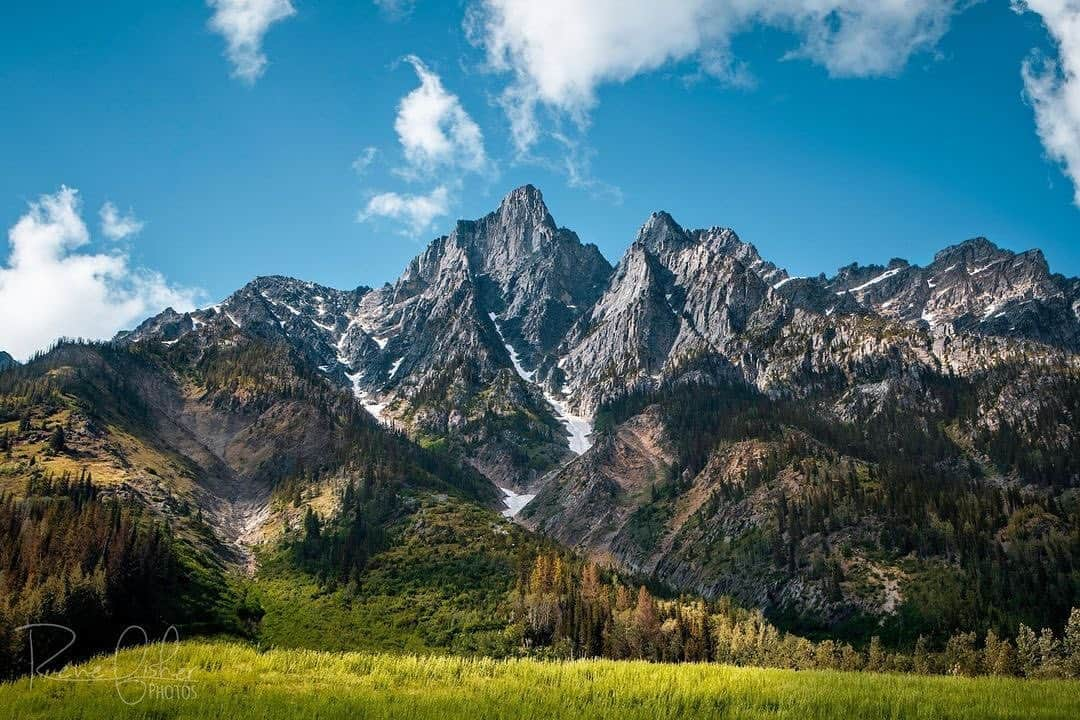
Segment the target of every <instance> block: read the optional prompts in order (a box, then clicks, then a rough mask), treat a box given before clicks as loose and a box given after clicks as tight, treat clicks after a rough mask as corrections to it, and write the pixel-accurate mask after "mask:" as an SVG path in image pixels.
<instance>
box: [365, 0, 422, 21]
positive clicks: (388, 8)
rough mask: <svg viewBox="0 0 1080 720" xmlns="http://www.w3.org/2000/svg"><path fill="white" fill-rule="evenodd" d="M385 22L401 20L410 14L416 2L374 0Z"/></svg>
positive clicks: (411, 0) (408, 0)
mask: <svg viewBox="0 0 1080 720" xmlns="http://www.w3.org/2000/svg"><path fill="white" fill-rule="evenodd" d="M375 5H377V6H378V8H379V9H380V10H382V13H383V16H384V17H385V18H386V19H387V20H394V21H397V20H403V19H405V18H407V17H408V16H409V15H411V14H412V11H413V8H415V7H416V0H375Z"/></svg>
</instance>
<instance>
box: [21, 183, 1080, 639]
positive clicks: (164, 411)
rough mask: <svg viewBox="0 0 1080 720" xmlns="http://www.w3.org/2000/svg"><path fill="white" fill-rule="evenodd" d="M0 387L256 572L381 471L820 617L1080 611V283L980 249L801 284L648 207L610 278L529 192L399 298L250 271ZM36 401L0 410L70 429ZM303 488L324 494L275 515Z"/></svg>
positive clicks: (418, 269) (674, 574) (726, 235)
mask: <svg viewBox="0 0 1080 720" xmlns="http://www.w3.org/2000/svg"><path fill="white" fill-rule="evenodd" d="M5 368H8V369H7V370H6V371H5V372H4V373H3V374H2V375H0V379H3V378H5V377H6V378H9V379H8V384H7V386H6V387H8V389H9V391H11V392H14V387H15V385H17V384H18V383H16V381H15V380H13V379H11V378H14V377H16V376H17V377H18V378H19V380H18V382H21V383H23V384H24V386H25V384H26V383H35V382H37V383H45V384H47V385H49V387H53V388H56V389H57V391H58V392H60V393H62V394H64V395H65V396H67V397H76V398H78V402H77V403H76V404H75V406H74V409H73V410H70V411H68V410H65V411H64V412H66V413H69V414H67V415H64V418H65V420H64V422H68V423H69V424H70V427H71V430H70V431H69V432H68V440H67V442H68V444H69V446H71V447H72V448H74V450H73V451H72V452H74V453H75V455H76V456H77V457H78V458H79V460H78V464H81V465H93V466H95V467H96V468H98V469H97V470H96V471H95V473H94V475H95V477H101V478H109V479H110V482H111V483H112V486H113V487H115V488H117V490H116V492H124V493H127V494H129V495H132V496H135V497H137V498H138V499H139V500H140V501H141V502H143V503H144V504H145V505H146V506H147V507H150V508H152V509H153V510H154V511H155V512H158V513H161V514H163V515H166V516H176V515H177V514H178V510H177V508H180V507H185V506H189V507H198V508H201V509H203V510H204V512H205V515H206V518H207V524H208V526H209V527H210V530H211V533H210V536H209V539H208V540H206V541H205V542H206V543H207V545H208V547H210V548H211V551H212V552H214V553H217V554H218V555H219V556H220V557H223V558H225V559H226V561H228V562H234V563H239V564H241V565H244V566H247V567H249V568H250V567H251V566H253V564H254V563H255V562H256V560H255V556H254V555H253V554H252V548H253V547H257V546H258V545H259V544H260V543H261V542H266V541H268V540H269V539H271V538H273V537H274V535H275V533H276V532H278V531H279V529H280V528H281V527H282V525H284V526H285V527H286V528H288V527H290V526H292V527H299V525H300V524H301V523H302V522H303V516H302V513H301V510H300V508H301V507H304V506H308V507H314V508H315V509H316V510H318V511H319V512H321V513H323V514H325V515H333V514H334V513H335V512H338V511H339V510H340V503H341V501H340V498H339V497H338V494H337V491H338V490H339V489H340V487H341V482H342V478H343V477H347V476H349V475H350V473H355V472H356V468H357V467H359V466H364V463H365V459H364V458H365V457H366V456H377V457H379V458H393V465H394V467H395V468H397V470H395V472H398V474H399V475H400V476H401V477H407V478H409V480H408V485H409V486H410V487H414V488H415V487H424V488H427V489H429V490H431V491H432V492H450V493H456V494H458V495H460V496H461V497H463V498H465V499H466V500H467V501H468V502H470V503H475V504H478V505H480V506H482V507H489V508H494V509H499V510H502V511H503V512H504V514H506V515H508V516H512V517H513V518H514V520H515V521H516V522H518V523H520V524H521V525H524V526H525V527H526V528H527V529H529V530H531V531H534V532H535V533H538V534H540V535H542V536H545V537H547V538H549V539H550V540H551V541H554V542H557V543H559V544H561V545H563V546H566V547H569V548H572V549H573V550H575V551H576V552H579V553H582V554H585V555H588V556H591V557H593V558H596V559H600V560H602V561H604V562H606V563H610V564H611V565H612V566H614V567H618V568H620V569H622V570H625V571H626V572H631V573H636V574H639V575H641V576H643V577H648V578H651V579H652V581H654V582H656V583H659V584H661V585H662V586H664V587H666V588H669V589H670V590H672V591H673V592H689V593H694V594H697V595H701V596H704V597H709V598H716V597H719V596H722V595H724V596H731V597H733V598H735V600H736V601H738V602H739V603H741V604H744V605H747V606H752V607H757V608H761V609H763V610H765V611H766V612H768V613H769V614H770V616H772V617H774V618H782V619H785V620H786V622H788V623H789V624H790V625H792V626H796V627H799V628H801V629H804V630H806V629H808V628H809V629H811V630H814V629H816V630H821V629H823V628H824V629H828V630H830V631H832V632H841V631H843V632H850V633H855V634H857V633H860V632H864V631H865V630H866V629H867V628H882V627H889V628H893V629H896V632H897V633H900V632H904V633H907V634H911V633H916V632H922V631H924V630H925V631H928V632H929V631H934V630H941V629H950V630H951V629H954V628H957V627H961V628H963V627H972V626H980V627H982V626H985V625H986V624H987V623H988V622H998V621H1001V619H1002V618H1010V621H1011V620H1013V619H1015V618H1023V619H1025V620H1029V621H1030V622H1031V624H1035V623H1037V622H1045V621H1046V620H1047V619H1055V618H1058V617H1059V616H1062V614H1063V613H1067V612H1068V609H1069V608H1070V607H1072V606H1073V605H1076V604H1080V489H1078V488H1080V420H1078V415H1077V414H1078V412H1080V279H1078V278H1066V277H1064V276H1062V275H1060V274H1055V273H1052V272H1051V271H1050V269H1049V267H1048V265H1047V262H1046V260H1045V258H1044V257H1043V255H1042V253H1041V252H1039V251H1038V250H1029V251H1027V252H1023V253H1013V252H1010V251H1008V250H1004V249H1001V248H998V247H997V246H995V245H994V244H993V243H991V242H990V241H988V240H986V239H984V238H975V239H972V240H967V241H965V242H962V243H960V244H958V245H954V246H951V247H948V248H946V249H944V250H942V251H940V252H939V253H937V254H936V255H935V257H934V259H933V261H932V262H931V263H930V264H929V265H927V266H926V267H920V266H918V265H912V264H910V263H908V262H907V261H905V260H901V259H893V260H891V261H889V262H888V264H886V265H869V266H860V265H858V264H852V265H849V266H846V267H843V268H840V269H839V270H838V271H837V272H836V274H835V275H833V276H831V277H829V276H825V275H820V276H817V277H809V278H803V277H795V276H792V275H791V274H790V273H789V272H788V271H786V270H785V269H783V268H782V267H780V266H778V265H776V264H774V263H773V262H770V261H768V260H766V259H764V258H762V257H761V255H760V254H759V252H758V250H757V249H756V248H755V247H754V246H753V245H751V244H749V243H747V242H744V241H743V240H741V239H740V238H739V237H738V235H736V233H735V232H734V231H733V230H731V229H728V228H722V227H712V228H708V229H698V230H688V229H685V228H683V227H681V226H680V225H679V224H678V223H677V222H676V220H675V219H674V218H672V217H671V216H670V215H669V214H667V213H665V212H657V213H654V214H652V215H651V216H650V217H649V218H648V219H647V220H646V221H645V223H644V224H643V225H642V227H641V229H640V230H639V231H638V233H637V236H636V237H635V238H634V239H633V241H632V242H631V243H630V245H629V247H628V248H627V250H626V252H625V254H624V255H623V257H622V258H621V259H620V260H619V262H618V263H617V264H616V265H615V266H614V267H613V266H612V265H611V264H610V263H609V262H608V261H607V260H606V259H605V258H604V256H603V255H602V254H601V253H600V252H599V250H598V249H597V247H596V246H595V245H592V244H587V243H583V242H582V241H581V240H580V239H579V238H578V236H577V235H576V234H575V233H574V232H573V231H571V230H568V229H566V228H562V227H559V226H558V225H557V224H556V222H555V220H554V219H553V217H552V215H551V213H550V212H549V210H548V208H547V207H546V205H545V204H544V200H543V197H542V195H541V193H540V191H539V190H538V189H536V188H535V187H532V186H528V185H527V186H524V187H521V188H518V189H516V190H514V191H512V192H511V193H509V194H508V195H507V196H506V197H505V198H504V199H503V201H502V203H501V204H500V205H499V207H498V209H496V210H495V211H494V212H492V213H490V214H488V215H486V216H485V217H483V218H480V219H478V220H475V221H459V222H458V223H457V224H456V225H455V227H454V228H453V230H452V231H451V232H450V233H449V234H448V235H445V236H442V237H439V238H436V239H435V240H433V241H432V242H431V243H430V244H429V245H428V247H427V248H426V249H425V250H424V251H423V252H422V253H421V254H420V255H418V256H417V257H416V258H415V259H413V260H412V261H411V262H410V263H409V264H408V266H407V267H406V268H405V269H404V271H403V272H402V274H401V276H400V277H399V278H398V279H397V280H396V281H395V282H393V283H387V284H385V285H383V286H382V287H379V288H368V287H358V288H355V289H350V290H338V289H333V288H328V287H324V286H320V285H318V284H315V283H311V282H306V281H302V280H297V279H293V278H289V277H281V276H271V277H259V278H256V279H255V280H253V281H252V282H250V283H248V284H247V285H245V286H244V287H243V288H241V289H239V290H237V291H236V292H235V293H233V294H232V295H230V296H229V297H228V298H226V299H225V300H224V301H222V302H221V303H219V304H216V305H213V306H211V307H208V308H204V309H200V310H196V311H193V312H184V313H180V312H176V311H174V310H172V309H169V310H166V311H164V312H162V313H161V314H159V315H157V316H154V317H152V318H149V319H147V320H146V321H145V322H143V323H142V324H141V325H139V326H138V327H136V328H135V329H133V330H131V331H129V332H123V333H120V334H119V335H118V336H117V337H116V338H115V339H114V341H113V342H112V343H109V344H107V345H104V346H83V345H64V344H62V345H61V346H59V347H58V348H57V349H55V350H53V351H52V352H50V353H48V354H46V355H44V356H43V357H41V358H37V359H35V360H33V361H32V362H30V363H28V364H27V365H24V366H15V365H14V364H13V361H11V360H10V358H9V357H8V356H6V355H0V370H4V369H5ZM0 384H2V383H0ZM20 387H22V386H20ZM27 402H30V401H27ZM34 402H35V403H37V404H32V405H30V406H24V405H22V404H18V403H15V402H14V401H10V402H9V403H8V405H9V406H10V407H9V408H8V410H7V411H6V415H7V416H8V417H10V418H12V422H13V421H14V418H16V417H21V414H22V413H23V412H29V413H30V414H31V415H33V416H34V417H38V416H40V417H44V418H57V417H59V415H57V414H55V413H58V412H60V411H59V410H57V408H59V407H60V406H59V405H57V406H56V407H51V406H49V407H46V406H43V405H41V403H40V402H38V401H34ZM46 424H47V423H46ZM41 432H45V431H44V429H42V431H41ZM43 439H44V436H42V437H41V438H37V439H35V440H34V442H43ZM27 442H30V440H27ZM28 447H29V445H27V446H26V447H25V448H24V450H23V454H22V455H21V456H20V455H19V454H18V453H17V454H16V458H15V461H13V464H9V465H10V467H9V468H8V470H7V472H8V475H9V476H12V477H14V476H19V475H20V473H21V474H25V473H27V472H29V470H28V467H29V465H28V463H29V459H30V457H31V454H32V453H33V452H36V450H33V451H31V450H28V449H26V448H28ZM34 447H37V446H34ZM365 453H366V454H367V455H365ZM20 457H21V458H22V459H21V461H20ZM20 462H22V464H21V465H20V464H19V463H20ZM386 462H390V461H386ZM42 464H44V466H45V467H49V468H52V469H53V470H56V471H59V470H60V468H61V466H63V467H67V466H70V465H72V464H73V463H72V462H69V460H68V459H64V460H63V462H60V461H55V460H47V461H44V462H43V463H39V464H38V467H39V468H40V467H41V465H42ZM368 467H369V468H370V463H369V465H368ZM17 468H21V469H17ZM283 483H285V484H287V485H288V486H289V487H290V488H295V487H299V488H300V489H299V491H298V493H299V494H298V498H302V502H301V501H300V500H298V501H297V502H296V503H293V504H291V505H290V504H282V503H280V502H277V503H275V502H274V501H273V497H274V493H275V492H277V489H279V488H280V487H281V486H282V484H283ZM500 498H502V499H500ZM504 501H505V502H504ZM897 628H902V631H901V630H900V629H897Z"/></svg>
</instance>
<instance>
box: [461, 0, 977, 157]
mask: <svg viewBox="0 0 1080 720" xmlns="http://www.w3.org/2000/svg"><path fill="white" fill-rule="evenodd" d="M959 1H960V0H668V1H667V2H655V1H654V0H592V1H591V2H581V0H545V2H535V1H534V0H476V4H474V5H473V6H472V7H471V10H470V13H469V16H468V18H467V21H466V29H467V30H468V32H469V35H470V37H471V38H472V40H473V41H474V42H476V43H478V44H479V45H481V46H483V47H484V48H485V49H486V51H487V59H488V64H489V65H490V66H491V67H493V68H494V69H496V70H499V71H503V72H508V73H510V74H511V75H512V76H513V80H512V82H511V84H510V86H509V88H508V89H507V90H506V92H505V94H504V95H503V106H504V108H505V109H506V110H507V113H508V117H509V119H510V122H511V127H512V131H513V136H514V139H515V142H516V143H517V146H518V148H519V150H521V151H522V152H524V151H526V150H527V149H528V148H529V147H530V146H531V145H532V144H534V143H535V142H536V140H537V139H538V137H539V133H540V128H539V125H538V121H537V113H536V110H537V107H538V106H546V107H549V108H551V109H553V110H555V111H556V112H560V113H565V114H567V115H569V116H570V117H572V118H574V119H575V120H576V121H577V122H578V123H579V124H582V125H583V124H584V123H585V122H586V119H587V116H588V112H589V110H590V109H591V108H592V107H593V106H594V105H595V103H596V90H597V88H598V87H599V86H601V85H603V84H604V83H609V82H623V81H626V80H628V79H630V78H632V77H634V76H635V75H638V74H641V73H646V72H649V71H652V70H656V69H657V68H660V67H662V66H664V65H665V64H667V63H670V62H675V61H681V60H688V59H693V60H695V61H696V62H697V63H698V65H699V67H700V68H701V69H702V70H703V71H704V72H708V73H711V74H714V75H716V76H718V77H719V78H720V79H721V80H723V81H726V82H731V83H734V84H737V85H745V84H747V83H748V82H751V80H750V76H749V75H748V71H747V69H746V67H745V65H744V64H742V63H740V62H738V61H737V60H736V59H735V58H733V57H732V55H731V50H730V47H731V40H732V38H733V37H734V36H735V35H736V34H738V33H739V32H742V31H745V30H747V29H749V28H751V27H753V26H756V25H766V26H770V27H774V28H778V29H781V30H784V31H789V32H792V33H794V34H796V35H797V36H798V37H799V38H800V44H799V46H798V47H797V48H795V49H794V50H793V51H791V52H790V53H788V55H787V57H793V58H794V57H799V58H806V59H809V60H811V61H813V62H815V63H818V64H820V65H822V66H824V67H825V68H826V69H827V70H828V72H829V73H830V74H831V75H835V76H870V75H883V74H891V73H895V72H896V71H898V70H899V69H900V68H902V67H903V66H904V65H905V64H906V63H907V61H908V59H909V58H910V57H911V56H912V55H913V54H914V53H917V52H920V51H924V50H928V49H931V48H933V47H934V46H935V45H936V43H937V42H938V40H940V39H941V37H942V35H944V33H945V32H946V30H947V29H948V24H949V20H950V18H951V17H952V15H953V14H954V12H955V11H956V9H957V5H958V2H959Z"/></svg>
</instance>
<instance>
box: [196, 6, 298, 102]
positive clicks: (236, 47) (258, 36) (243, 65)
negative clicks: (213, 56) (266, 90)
mask: <svg viewBox="0 0 1080 720" xmlns="http://www.w3.org/2000/svg"><path fill="white" fill-rule="evenodd" d="M208 2H209V4H210V7H211V8H213V9H214V15H213V17H211V18H210V28H211V29H212V30H214V32H217V33H220V34H221V35H222V36H223V37H224V38H225V44H226V49H225V54H226V55H227V56H228V58H229V62H231V63H232V66H233V75H234V76H235V77H238V78H240V79H241V80H243V81H245V82H248V83H253V82H255V81H256V80H258V79H259V77H260V76H261V75H262V74H263V72H264V71H265V70H266V63H267V60H266V55H265V54H264V53H263V50H262V42H263V36H264V35H266V31H267V30H269V29H270V26H271V25H273V24H274V23H276V22H278V21H280V20H284V19H286V18H289V17H292V16H293V15H295V14H296V8H294V7H293V4H292V2H291V0H208Z"/></svg>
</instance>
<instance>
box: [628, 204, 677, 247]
mask: <svg viewBox="0 0 1080 720" xmlns="http://www.w3.org/2000/svg"><path fill="white" fill-rule="evenodd" d="M689 241H690V238H689V237H688V236H687V234H686V231H685V230H683V228H682V226H681V225H679V223H677V222H675V218H673V217H671V215H670V214H668V213H667V212H665V211H663V210H660V211H658V212H654V213H653V214H652V215H650V216H649V219H648V220H646V221H645V224H644V225H642V226H641V229H640V230H639V231H638V234H637V238H636V239H635V240H634V242H635V243H636V244H641V245H642V246H643V247H645V249H647V250H648V251H649V252H651V253H655V254H656V255H661V256H663V255H665V254H667V253H669V252H672V251H675V250H677V249H678V248H680V247H682V246H683V245H685V244H686V243H687V242H689Z"/></svg>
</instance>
